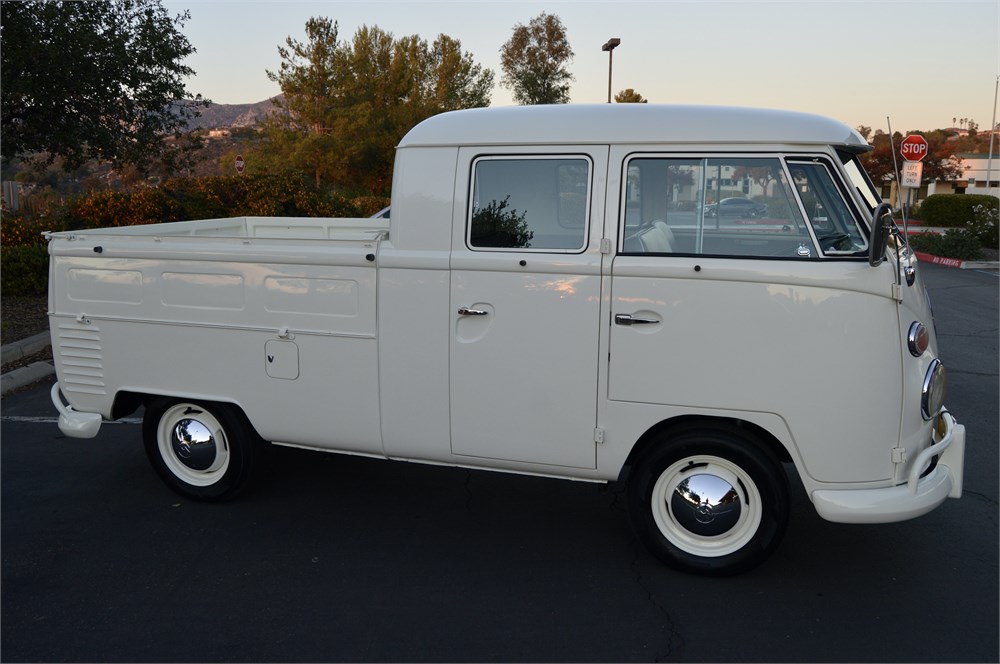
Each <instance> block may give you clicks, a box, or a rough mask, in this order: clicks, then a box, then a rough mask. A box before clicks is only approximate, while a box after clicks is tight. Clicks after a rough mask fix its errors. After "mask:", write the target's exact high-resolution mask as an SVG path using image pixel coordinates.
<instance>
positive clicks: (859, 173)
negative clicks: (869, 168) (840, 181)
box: [839, 152, 882, 213]
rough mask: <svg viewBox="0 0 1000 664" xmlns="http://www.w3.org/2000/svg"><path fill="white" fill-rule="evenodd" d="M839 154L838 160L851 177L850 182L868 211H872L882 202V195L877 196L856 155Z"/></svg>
mask: <svg viewBox="0 0 1000 664" xmlns="http://www.w3.org/2000/svg"><path fill="white" fill-rule="evenodd" d="M839 155H840V161H841V162H842V163H843V164H844V170H846V171H847V176H848V177H849V178H851V184H852V185H853V186H854V188H855V190H857V192H858V193H859V194H860V195H861V198H862V200H864V202H865V205H867V206H868V212H869V213H871V212H874V211H875V208H876V207H878V204H879V203H881V202H882V197H881V196H879V193H878V191H876V189H875V185H873V184H872V181H871V180H870V179H869V178H868V173H866V172H865V169H864V168H862V166H861V163H860V162H858V158H857V156H856V155H854V154H851V153H848V152H840V153H839Z"/></svg>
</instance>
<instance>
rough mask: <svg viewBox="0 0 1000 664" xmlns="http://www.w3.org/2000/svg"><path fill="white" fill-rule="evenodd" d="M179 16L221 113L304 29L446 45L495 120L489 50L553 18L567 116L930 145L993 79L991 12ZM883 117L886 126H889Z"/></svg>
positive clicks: (810, 0) (347, 6)
mask: <svg viewBox="0 0 1000 664" xmlns="http://www.w3.org/2000/svg"><path fill="white" fill-rule="evenodd" d="M163 4H164V6H165V7H166V8H167V9H168V10H169V11H171V12H172V13H177V12H181V11H183V10H189V11H190V13H191V17H190V19H189V20H188V21H187V22H186V23H185V25H184V26H183V27H182V28H181V32H183V33H184V34H185V35H186V36H187V37H188V39H189V40H190V41H191V44H192V45H193V46H194V47H195V49H197V53H195V54H194V55H192V56H190V57H189V58H188V59H187V61H186V64H187V65H189V66H190V67H192V68H193V69H194V70H195V72H196V74H195V75H194V76H193V77H192V78H191V79H190V80H189V81H188V82H187V83H188V90H189V91H190V92H192V93H200V94H201V95H203V96H205V97H207V98H209V99H211V100H212V101H213V102H215V103H220V104H243V103H253V102H258V101H262V100H264V99H267V98H269V97H272V96H274V95H277V94H279V93H280V91H281V90H280V88H279V87H278V84H277V83H274V82H271V81H270V80H268V78H267V75H266V73H265V71H266V70H271V71H276V70H277V69H278V68H279V65H280V62H281V60H280V58H279V56H278V50H277V49H278V46H279V45H283V44H284V43H285V40H286V38H288V37H292V38H294V39H296V40H299V41H305V23H306V21H307V20H308V19H309V18H310V17H314V16H325V17H328V18H331V19H333V20H336V21H337V22H338V23H339V26H340V37H341V39H342V40H350V38H351V37H352V36H353V35H354V33H355V31H356V30H357V29H358V28H359V27H361V26H362V25H368V26H378V27H379V28H381V29H383V30H385V31H387V32H391V33H392V34H393V35H395V36H396V37H402V36H405V35H414V34H416V35H419V36H420V37H422V38H424V39H426V40H428V41H433V39H434V38H435V37H436V36H437V35H439V34H442V33H443V34H446V35H448V36H450V37H452V38H454V39H458V40H459V41H461V43H462V49H463V51H466V52H468V53H470V54H471V55H472V57H473V60H474V61H475V62H476V63H477V64H480V65H482V66H483V67H484V68H488V69H492V70H493V71H494V72H495V87H494V91H493V97H492V105H493V106H508V105H512V104H513V103H514V102H513V99H512V96H511V91H510V90H509V89H506V88H504V87H501V85H500V79H501V77H502V71H501V69H500V47H501V46H502V45H503V44H504V42H506V41H507V40H508V39H509V38H510V36H511V33H512V31H513V29H514V27H515V26H516V25H517V24H519V23H522V24H527V23H528V22H529V21H530V20H531V19H532V18H534V17H536V16H538V15H539V14H541V13H542V12H547V13H549V14H555V15H556V16H558V17H559V18H560V19H561V21H562V23H563V25H564V27H565V28H566V33H567V37H568V39H569V42H570V46H571V47H572V48H573V51H574V52H575V56H574V58H573V59H572V60H571V61H570V63H569V65H568V68H569V70H570V71H571V72H572V74H573V75H574V76H575V80H574V81H573V83H572V87H571V89H570V98H571V103H603V102H607V94H608V54H607V53H606V52H603V51H602V50H601V46H602V45H603V44H604V43H605V42H606V41H608V39H610V38H612V37H618V38H619V39H621V45H620V46H619V47H618V48H616V49H615V50H614V53H613V58H614V59H613V71H612V90H613V92H615V93H617V92H619V91H621V90H623V89H625V88H633V89H635V90H636V91H637V92H639V93H640V94H641V95H642V96H643V97H645V98H646V99H648V100H649V102H650V103H664V104H670V103H677V104H713V105H724V106H754V107H762V108H779V109H785V110H794V111H805V112H809V113H818V114H821V115H826V116H829V117H832V118H835V119H837V120H840V121H841V122H844V123H845V124H848V125H850V126H852V127H857V126H860V125H865V126H869V127H872V128H873V129H875V130H877V129H883V130H886V129H887V128H888V126H889V123H890V122H891V127H892V129H893V131H900V132H903V133H906V132H907V131H912V130H931V129H937V128H941V127H950V126H954V123H953V119H954V118H958V119H959V120H961V119H962V118H970V119H972V120H974V121H975V122H976V123H977V124H978V125H979V126H980V128H983V129H985V128H987V127H989V125H990V122H991V119H992V117H993V112H994V111H993V109H994V94H995V89H996V84H997V80H998V76H1000V0H968V1H961V0H959V1H954V2H949V1H948V0H937V1H917V0H889V1H879V0H857V1H856V0H840V1H835V2H829V1H821V0H797V1H791V0H785V1H771V2H761V1H758V0H744V1H739V0H736V1H730V2H722V1H717V0H701V1H694V0H647V1H645V2H628V1H621V2H611V1H607V0H603V1H597V0H594V1H588V0H573V1H569V0H552V1H549V2H515V1H509V0H451V1H444V2H426V1H418V0H404V1H398V0H397V1H392V2H390V1H382V0H367V1H365V2H348V1H340V0H312V1H307V2H282V1H278V0H185V1H176V0H166V1H165V2H164V3H163ZM887 118H888V120H887Z"/></svg>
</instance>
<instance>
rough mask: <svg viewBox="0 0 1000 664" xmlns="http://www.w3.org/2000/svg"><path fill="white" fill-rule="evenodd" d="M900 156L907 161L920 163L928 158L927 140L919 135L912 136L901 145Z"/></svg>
mask: <svg viewBox="0 0 1000 664" xmlns="http://www.w3.org/2000/svg"><path fill="white" fill-rule="evenodd" d="M899 154H901V155H903V159H905V160H906V161H920V160H921V159H923V158H924V157H926V156H927V140H926V139H925V138H924V137H923V136H920V135H919V134H910V135H909V136H907V137H906V138H904V139H903V142H902V143H900V144H899Z"/></svg>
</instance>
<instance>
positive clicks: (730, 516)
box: [628, 429, 789, 575]
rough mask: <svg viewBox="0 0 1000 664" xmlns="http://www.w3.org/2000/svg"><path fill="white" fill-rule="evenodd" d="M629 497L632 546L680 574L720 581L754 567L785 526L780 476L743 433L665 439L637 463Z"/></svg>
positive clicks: (784, 487) (699, 432)
mask: <svg viewBox="0 0 1000 664" xmlns="http://www.w3.org/2000/svg"><path fill="white" fill-rule="evenodd" d="M628 497H629V514H630V517H631V521H632V525H633V529H634V530H635V532H636V535H637V536H638V538H639V539H640V540H641V541H642V542H643V544H645V546H646V547H647V548H648V549H649V550H650V551H651V552H652V553H653V554H654V555H656V556H657V557H658V558H659V559H660V560H661V561H663V562H665V563H666V564H668V565H670V566H671V567H674V568H676V569H680V570H683V571H685V572H695V573H699V574H710V575H727V574H737V573H739V572H743V571H746V570H748V569H750V568H752V567H755V566H756V565H758V564H760V563H761V562H763V561H764V560H765V559H766V558H767V557H768V555H770V553H771V552H772V551H773V550H774V549H775V547H777V545H778V543H779V542H780V541H781V538H782V536H783V535H784V532H785V528H786V527H787V524H788V514H789V507H788V504H789V499H788V483H787V480H786V478H785V476H784V472H783V470H782V469H781V467H780V465H779V464H778V463H777V462H776V461H775V460H773V459H772V458H771V457H770V456H769V455H768V454H766V453H765V452H763V451H762V447H760V446H759V443H758V442H757V440H756V439H755V438H754V437H752V436H750V435H748V434H746V433H745V432H742V431H730V430H724V429H694V430H686V431H681V432H677V433H674V434H671V435H669V436H667V437H666V438H665V439H664V440H663V441H662V442H661V443H660V444H658V445H656V446H655V447H653V448H651V449H650V450H649V451H648V452H647V453H646V454H644V455H643V457H642V458H641V459H640V460H639V463H638V464H637V465H636V468H635V469H634V470H633V472H632V474H631V476H630V479H629V486H628Z"/></svg>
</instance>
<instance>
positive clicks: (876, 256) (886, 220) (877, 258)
mask: <svg viewBox="0 0 1000 664" xmlns="http://www.w3.org/2000/svg"><path fill="white" fill-rule="evenodd" d="M891 228H892V206H891V205H889V204H888V203H882V204H880V205H879V206H878V207H877V208H875V213H874V214H872V236H871V240H870V241H869V242H868V264H869V265H871V266H872V267H877V266H879V265H881V264H882V261H884V260H885V249H886V247H887V246H888V244H889V229H891Z"/></svg>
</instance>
